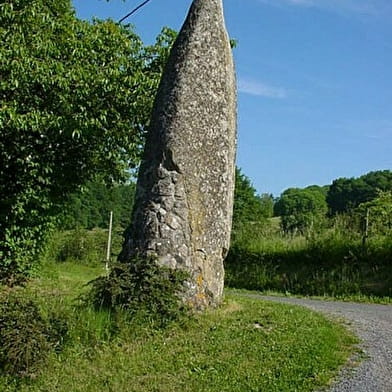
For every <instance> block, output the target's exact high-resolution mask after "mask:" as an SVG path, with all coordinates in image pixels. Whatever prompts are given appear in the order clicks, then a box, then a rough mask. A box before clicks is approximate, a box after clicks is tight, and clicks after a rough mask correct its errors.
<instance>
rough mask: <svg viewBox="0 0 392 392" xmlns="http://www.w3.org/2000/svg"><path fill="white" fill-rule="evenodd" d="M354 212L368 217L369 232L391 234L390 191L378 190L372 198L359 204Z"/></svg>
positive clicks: (391, 194) (391, 202) (391, 205)
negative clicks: (377, 193) (376, 194)
mask: <svg viewBox="0 0 392 392" xmlns="http://www.w3.org/2000/svg"><path fill="white" fill-rule="evenodd" d="M356 212H357V213H359V214H360V215H361V217H362V219H364V218H365V217H366V219H368V225H369V227H368V229H369V232H370V233H371V234H373V235H374V234H381V235H388V234H389V235H391V234H392V191H389V192H380V193H379V195H378V196H377V197H376V198H374V199H373V200H371V201H368V202H366V203H362V204H360V205H359V207H358V208H357V210H356Z"/></svg>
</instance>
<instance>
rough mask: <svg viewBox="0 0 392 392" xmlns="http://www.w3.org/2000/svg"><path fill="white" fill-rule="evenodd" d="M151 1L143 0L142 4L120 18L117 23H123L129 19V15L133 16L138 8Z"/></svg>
mask: <svg viewBox="0 0 392 392" xmlns="http://www.w3.org/2000/svg"><path fill="white" fill-rule="evenodd" d="M150 1H151V0H145V1H143V3H141V4H139V5H138V6H137V7H136V8H134V9H133V10H132V11H131V12H130V13H129V14H127V15H125V16H124V17H123V18H121V19H120V20H119V21H118V23H121V22H123V21H124V20H125V19H127V18H129V17H130V16H131V15H133V14H134V13H135V12H136V11H138V10H139V9H140V8H142V7H143V6H145V5H146V4H147V3H149V2H150Z"/></svg>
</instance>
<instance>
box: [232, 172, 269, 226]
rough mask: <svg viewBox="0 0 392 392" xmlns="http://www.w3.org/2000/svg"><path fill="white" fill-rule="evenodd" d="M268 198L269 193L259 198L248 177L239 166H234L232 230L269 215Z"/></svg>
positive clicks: (256, 221)
mask: <svg viewBox="0 0 392 392" xmlns="http://www.w3.org/2000/svg"><path fill="white" fill-rule="evenodd" d="M270 198H271V196H270V195H264V197H263V199H262V198H260V196H258V195H257V193H256V189H255V188H254V187H253V185H252V183H251V181H250V179H249V178H248V177H247V176H246V175H245V174H243V173H242V172H241V170H240V169H239V168H236V177H235V190H234V208H233V227H234V230H236V229H239V228H240V227H241V226H243V225H247V224H250V223H259V222H261V221H263V220H265V218H267V217H269V216H270V213H271V206H270ZM267 199H268V202H267Z"/></svg>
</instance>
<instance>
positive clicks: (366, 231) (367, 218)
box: [362, 208, 369, 246]
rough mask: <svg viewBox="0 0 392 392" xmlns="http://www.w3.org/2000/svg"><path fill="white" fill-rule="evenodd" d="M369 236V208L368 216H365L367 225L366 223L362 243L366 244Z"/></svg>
mask: <svg viewBox="0 0 392 392" xmlns="http://www.w3.org/2000/svg"><path fill="white" fill-rule="evenodd" d="M368 237H369V208H367V209H366V216H365V225H364V233H363V237H362V245H363V246H365V245H366V241H367V239H368Z"/></svg>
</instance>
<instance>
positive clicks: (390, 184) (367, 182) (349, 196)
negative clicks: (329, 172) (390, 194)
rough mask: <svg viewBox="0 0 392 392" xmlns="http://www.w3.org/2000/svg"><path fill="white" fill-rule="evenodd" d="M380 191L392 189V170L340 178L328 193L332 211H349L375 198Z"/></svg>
mask: <svg viewBox="0 0 392 392" xmlns="http://www.w3.org/2000/svg"><path fill="white" fill-rule="evenodd" d="M380 191H392V171H390V170H379V171H374V172H369V173H367V174H365V175H363V176H361V177H359V178H338V179H336V180H334V181H333V182H332V185H331V186H330V188H329V191H328V194H327V202H328V207H329V210H330V213H331V214H337V213H342V212H348V211H350V210H352V209H354V208H356V207H358V206H359V205H360V204H361V203H365V202H368V201H371V200H373V199H374V198H376V197H377V195H378V193H379V192H380Z"/></svg>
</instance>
